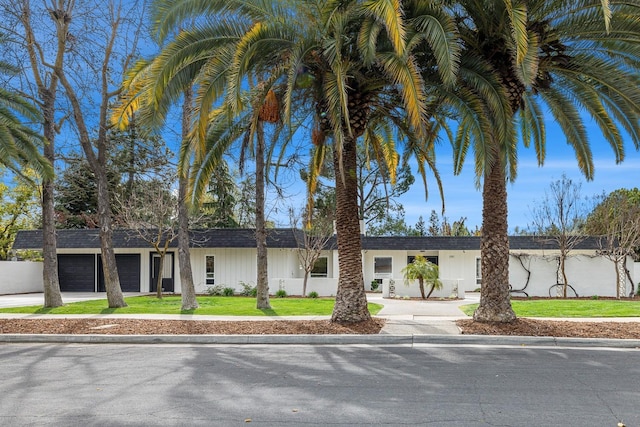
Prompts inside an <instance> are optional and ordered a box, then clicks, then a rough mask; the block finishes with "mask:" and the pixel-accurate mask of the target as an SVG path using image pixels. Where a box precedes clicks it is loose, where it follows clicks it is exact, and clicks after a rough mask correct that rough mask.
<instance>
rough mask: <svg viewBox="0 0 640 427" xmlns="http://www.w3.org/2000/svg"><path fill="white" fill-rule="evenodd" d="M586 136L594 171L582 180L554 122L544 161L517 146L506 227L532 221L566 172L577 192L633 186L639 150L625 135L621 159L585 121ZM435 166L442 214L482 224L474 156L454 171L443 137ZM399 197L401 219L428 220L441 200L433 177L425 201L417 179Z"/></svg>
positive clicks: (549, 126)
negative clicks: (536, 208)
mask: <svg viewBox="0 0 640 427" xmlns="http://www.w3.org/2000/svg"><path fill="white" fill-rule="evenodd" d="M588 129H589V138H590V141H591V148H592V150H593V159H594V164H595V176H594V179H593V181H589V182H587V181H586V179H585V178H584V176H583V175H582V173H581V172H580V170H579V169H578V164H577V161H576V158H575V153H574V151H573V148H571V147H570V146H569V145H567V144H566V139H565V138H564V136H563V135H562V133H561V132H560V130H559V129H558V128H557V127H556V126H555V125H554V124H553V123H550V122H548V123H547V156H546V160H545V163H544V166H542V167H539V166H538V164H537V160H536V157H535V151H534V150H533V148H524V147H523V146H522V145H520V147H519V151H518V176H517V179H516V181H515V183H513V184H511V183H509V184H507V192H508V193H507V194H508V208H509V211H508V215H509V217H508V218H509V219H508V223H509V232H512V231H513V229H514V228H515V227H516V226H519V227H520V228H524V227H526V226H527V225H528V224H529V223H530V222H531V214H530V212H531V209H532V208H533V207H534V206H535V204H536V203H540V202H542V200H543V199H544V197H545V191H548V189H549V185H550V184H551V183H552V182H553V181H556V180H558V179H560V178H561V177H562V174H563V173H564V174H566V175H567V177H569V178H571V179H573V180H574V181H576V182H580V183H581V193H582V195H583V196H585V197H591V196H594V195H597V194H602V192H603V191H604V192H605V193H610V192H611V191H614V190H616V189H618V188H633V187H638V186H639V184H638V176H639V172H640V152H638V151H636V150H635V147H634V146H633V144H632V143H631V141H630V140H629V139H626V141H627V143H626V144H625V154H626V156H625V160H624V161H623V162H622V163H620V164H616V163H615V157H614V155H613V151H612V149H611V147H610V146H609V144H608V143H607V142H606V141H605V140H604V139H603V138H602V136H601V135H600V131H599V129H598V128H597V127H596V126H595V125H589V127H588ZM437 164H438V165H439V166H438V170H439V172H440V174H441V177H442V181H443V186H444V197H445V208H446V211H445V216H447V218H448V219H449V220H450V221H455V220H458V219H460V218H461V217H466V218H467V221H466V224H467V226H468V227H469V228H470V229H473V228H475V226H476V225H477V226H480V225H481V224H482V194H481V191H480V190H478V189H476V187H475V171H474V165H473V157H472V156H471V155H470V156H468V158H467V161H466V163H465V166H464V168H463V172H462V174H460V175H458V176H454V175H453V172H452V171H453V161H452V156H451V150H450V148H449V144H448V142H442V143H441V145H440V146H439V150H438V151H437ZM401 202H402V204H403V206H404V208H405V213H406V216H405V220H406V222H407V224H410V225H413V224H415V222H416V221H417V220H418V217H419V216H420V215H422V216H423V218H424V219H425V221H426V220H428V218H429V215H430V213H431V210H432V209H435V210H436V211H437V212H440V204H441V200H440V197H439V195H438V192H437V188H436V187H435V181H434V180H430V181H429V200H428V201H426V202H425V199H424V192H423V187H422V183H421V182H416V184H414V185H413V187H412V188H411V190H410V191H409V192H408V193H407V194H405V195H404V196H403V197H402V199H401Z"/></svg>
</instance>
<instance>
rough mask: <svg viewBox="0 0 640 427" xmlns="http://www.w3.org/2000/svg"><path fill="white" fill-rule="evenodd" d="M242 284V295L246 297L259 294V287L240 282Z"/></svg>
mask: <svg viewBox="0 0 640 427" xmlns="http://www.w3.org/2000/svg"><path fill="white" fill-rule="evenodd" d="M240 286H242V290H241V291H240V295H242V296H244V297H255V296H257V295H258V287H257V286H251V284H249V283H245V282H240Z"/></svg>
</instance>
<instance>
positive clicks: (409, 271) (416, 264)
mask: <svg viewBox="0 0 640 427" xmlns="http://www.w3.org/2000/svg"><path fill="white" fill-rule="evenodd" d="M402 274H403V275H404V284H405V285H406V286H409V282H410V281H411V280H417V281H418V285H419V286H420V295H421V296H422V299H428V298H429V297H430V296H431V294H432V293H433V291H434V290H435V289H442V282H441V281H440V279H439V278H438V276H439V272H438V266H437V265H435V264H434V263H432V262H429V261H427V259H426V258H425V257H423V256H422V255H416V257H415V258H414V259H413V261H412V262H411V263H409V264H407V266H406V267H405V268H403V269H402ZM424 282H427V283H428V284H430V285H431V288H430V289H429V293H428V294H427V296H425V295H424Z"/></svg>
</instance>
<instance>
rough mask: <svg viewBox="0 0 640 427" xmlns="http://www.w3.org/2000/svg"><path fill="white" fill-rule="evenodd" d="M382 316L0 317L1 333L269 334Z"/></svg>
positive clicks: (345, 329) (369, 325)
mask: <svg viewBox="0 0 640 427" xmlns="http://www.w3.org/2000/svg"><path fill="white" fill-rule="evenodd" d="M384 323H385V319H379V318H373V319H371V320H369V321H366V322H360V323H354V324H350V325H339V324H336V323H331V322H330V321H328V320H256V321H253V320H251V321H244V320H243V321H237V322H234V321H214V320H142V319H124V318H122V319H120V318H118V319H67V318H60V319H0V334H101V335H104V334H107V335H201V334H202V335H204V334H206V335H268V334H288V335H290V334H313V335H316V334H378V333H379V332H380V329H382V327H383V326H384Z"/></svg>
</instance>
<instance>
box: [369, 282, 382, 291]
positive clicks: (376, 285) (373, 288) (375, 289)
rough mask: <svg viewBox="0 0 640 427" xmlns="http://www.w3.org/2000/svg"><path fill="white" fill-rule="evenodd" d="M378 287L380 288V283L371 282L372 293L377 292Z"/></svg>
mask: <svg viewBox="0 0 640 427" xmlns="http://www.w3.org/2000/svg"><path fill="white" fill-rule="evenodd" d="M378 286H380V283H378V281H377V280H372V281H371V291H372V292H375V291H377V290H378Z"/></svg>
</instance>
